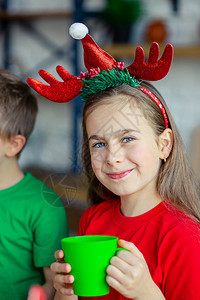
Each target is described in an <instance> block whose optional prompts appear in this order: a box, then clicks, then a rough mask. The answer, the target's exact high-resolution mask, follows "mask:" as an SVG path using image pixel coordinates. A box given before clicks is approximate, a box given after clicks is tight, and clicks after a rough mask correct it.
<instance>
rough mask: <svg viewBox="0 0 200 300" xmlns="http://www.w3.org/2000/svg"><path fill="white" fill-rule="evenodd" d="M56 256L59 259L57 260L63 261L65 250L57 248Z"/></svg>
mask: <svg viewBox="0 0 200 300" xmlns="http://www.w3.org/2000/svg"><path fill="white" fill-rule="evenodd" d="M54 256H55V258H56V259H57V261H61V262H62V261H63V260H64V252H63V250H57V251H56V252H55V254H54Z"/></svg>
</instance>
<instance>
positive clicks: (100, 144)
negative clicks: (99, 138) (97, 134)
mask: <svg viewBox="0 0 200 300" xmlns="http://www.w3.org/2000/svg"><path fill="white" fill-rule="evenodd" d="M93 147H94V148H102V147H105V143H103V142H100V143H96V144H94V145H93Z"/></svg>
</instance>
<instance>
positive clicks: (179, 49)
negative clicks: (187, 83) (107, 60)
mask: <svg viewBox="0 0 200 300" xmlns="http://www.w3.org/2000/svg"><path fill="white" fill-rule="evenodd" d="M142 47H143V49H144V53H145V55H146V56H147V57H148V55H149V49H150V45H148V44H146V45H142ZM164 47H165V45H160V54H162V53H163V50H164ZM102 48H103V49H104V50H105V51H106V52H108V53H109V54H110V55H112V56H113V57H114V58H119V57H122V56H123V57H127V58H133V57H134V55H135V50H136V48H137V46H136V45H131V44H115V45H110V46H107V45H104V46H103V47H102ZM174 57H177V58H200V45H192V46H174Z"/></svg>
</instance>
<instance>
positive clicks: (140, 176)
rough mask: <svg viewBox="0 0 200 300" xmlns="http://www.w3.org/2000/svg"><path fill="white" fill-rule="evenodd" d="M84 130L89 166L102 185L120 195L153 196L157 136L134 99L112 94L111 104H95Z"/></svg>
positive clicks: (158, 153) (155, 193) (157, 167)
mask: <svg viewBox="0 0 200 300" xmlns="http://www.w3.org/2000/svg"><path fill="white" fill-rule="evenodd" d="M86 129H87V134H88V139H89V148H90V154H91V164H92V168H93V171H94V173H95V175H96V177H97V178H98V180H99V181H100V182H101V183H102V184H103V185H104V186H106V187H107V188H108V189H109V190H110V191H112V192H113V193H114V194H116V195H119V196H120V197H121V198H122V197H124V198H127V199H128V198H129V199H132V198H133V197H137V199H139V198H141V197H143V198H146V197H147V199H149V197H154V196H155V195H157V191H156V180H157V176H158V172H159V168H160V163H161V162H160V161H161V160H160V156H161V153H160V150H159V146H158V138H157V140H156V137H155V135H154V132H153V129H152V128H151V127H150V125H149V123H148V121H147V120H146V119H145V118H144V115H143V113H142V111H141V110H140V109H139V107H138V106H137V104H136V102H135V101H134V99H132V100H131V101H123V97H122V96H121V97H120V96H117V97H116V96H115V101H113V103H112V104H107V105H100V106H98V107H96V108H95V109H94V110H93V111H92V112H91V113H90V114H89V115H88V117H87V119H86ZM138 197H139V198H138Z"/></svg>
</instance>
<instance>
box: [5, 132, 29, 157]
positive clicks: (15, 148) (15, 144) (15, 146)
mask: <svg viewBox="0 0 200 300" xmlns="http://www.w3.org/2000/svg"><path fill="white" fill-rule="evenodd" d="M25 142H26V138H25V137H24V136H23V135H21V134H18V135H15V136H12V137H11V138H10V139H9V141H8V145H7V148H6V156H7V157H14V156H16V155H17V154H18V153H19V152H20V151H21V150H22V148H23V147H24V144H25Z"/></svg>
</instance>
